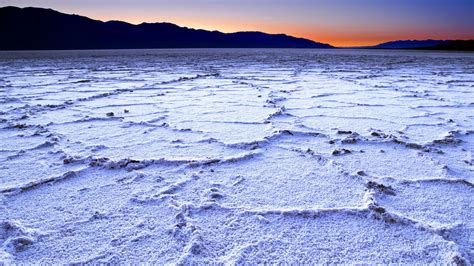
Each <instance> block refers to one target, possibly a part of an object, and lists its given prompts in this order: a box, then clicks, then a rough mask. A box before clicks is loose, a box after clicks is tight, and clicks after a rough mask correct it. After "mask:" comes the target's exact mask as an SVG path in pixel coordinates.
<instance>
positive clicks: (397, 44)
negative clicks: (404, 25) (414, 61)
mask: <svg viewBox="0 0 474 266" xmlns="http://www.w3.org/2000/svg"><path fill="white" fill-rule="evenodd" d="M444 42H446V41H441V40H422V41H419V40H403V41H391V42H386V43H381V44H378V45H375V46H371V47H369V48H376V49H413V48H421V47H434V46H436V45H438V44H442V43H444Z"/></svg>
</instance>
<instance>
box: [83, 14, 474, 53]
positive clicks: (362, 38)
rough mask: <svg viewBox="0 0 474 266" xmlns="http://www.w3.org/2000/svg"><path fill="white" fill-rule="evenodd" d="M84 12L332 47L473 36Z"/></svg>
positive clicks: (96, 16) (106, 18)
mask: <svg viewBox="0 0 474 266" xmlns="http://www.w3.org/2000/svg"><path fill="white" fill-rule="evenodd" d="M90 11H91V10H89V12H84V13H83V14H81V15H84V16H89V17H91V18H93V19H98V20H102V21H109V20H121V21H126V22H129V23H132V24H140V23H143V22H147V23H153V22H168V23H173V24H177V25H179V26H181V27H188V28H194V29H204V30H210V31H214V30H217V31H221V32H225V33H231V32H237V31H261V32H266V33H271V34H280V33H283V34H287V35H290V36H294V37H300V38H306V39H310V40H313V41H316V42H321V43H327V44H330V45H333V46H336V47H356V46H370V45H376V44H380V43H384V42H388V41H394V40H414V39H418V40H425V39H440V40H445V39H455V40H468V39H474V36H471V35H468V34H463V33H456V32H445V33H443V32H424V31H423V30H422V29H416V28H413V29H410V30H406V31H398V32H394V31H392V32H385V31H382V30H378V31H377V30H365V29H358V30H354V29H345V30H341V29H340V28H335V27H334V26H333V27H328V26H326V27H323V26H320V27H314V26H308V25H301V24H288V23H271V22H267V23H264V22H262V21H251V20H248V19H247V20H236V19H235V18H234V19H233V20H231V19H225V18H212V17H206V18H203V17H188V18H176V17H171V16H169V17H167V16H164V17H163V16H160V18H159V19H157V17H156V16H154V15H147V16H143V15H142V16H140V17H135V16H127V15H124V14H121V15H120V16H117V15H116V14H107V13H105V14H104V12H103V11H101V13H100V14H99V13H95V12H94V11H92V12H90Z"/></svg>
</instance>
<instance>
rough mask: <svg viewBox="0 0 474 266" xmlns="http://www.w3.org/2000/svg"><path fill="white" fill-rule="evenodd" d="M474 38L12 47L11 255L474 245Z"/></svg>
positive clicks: (339, 254) (4, 211)
mask: <svg viewBox="0 0 474 266" xmlns="http://www.w3.org/2000/svg"><path fill="white" fill-rule="evenodd" d="M473 153H474V54H473V53H441V52H416V51H370V50H280V49H273V50H272V49H270V50H251V49H241V50H239V49H236V50H232V49H227V50H219V49H214V50H213V49H209V50H206V49H202V50H123V51H120V50H116V51H54V52H2V53H0V202H1V205H0V223H1V224H0V262H4V263H25V264H30V263H126V262H157V263H172V264H175V263H185V264H188V263H210V262H212V263H229V264H233V263H264V262H271V263H279V262H285V263H456V264H472V262H473V261H474V251H473V250H474V241H473V239H472V234H473V229H474V211H473V200H472V199H473V196H474V186H473V182H474V166H473Z"/></svg>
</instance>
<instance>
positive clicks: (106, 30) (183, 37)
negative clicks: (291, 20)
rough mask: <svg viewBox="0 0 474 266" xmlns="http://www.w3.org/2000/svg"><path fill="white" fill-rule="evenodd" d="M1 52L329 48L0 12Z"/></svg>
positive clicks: (54, 14) (278, 38)
mask: <svg viewBox="0 0 474 266" xmlns="http://www.w3.org/2000/svg"><path fill="white" fill-rule="evenodd" d="M0 36H2V42H0V50H51V49H128V48H130V49H139V48H333V47H332V46H331V45H329V44H324V43H318V42H315V41H312V40H308V39H303V38H296V37H292V36H288V35H286V34H267V33H263V32H255V31H249V32H235V33H222V32H219V31H207V30H197V29H191V28H186V27H180V26H178V25H175V24H172V23H167V22H157V23H141V24H139V25H134V24H130V23H127V22H123V21H116V20H112V21H107V22H103V21H99V20H93V19H90V18H87V17H84V16H80V15H69V14H64V13H61V12H58V11H56V10H53V9H45V8H35V7H27V8H18V7H13V6H8V7H2V8H0Z"/></svg>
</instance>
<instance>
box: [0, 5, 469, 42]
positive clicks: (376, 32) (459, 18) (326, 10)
mask: <svg viewBox="0 0 474 266" xmlns="http://www.w3.org/2000/svg"><path fill="white" fill-rule="evenodd" d="M7 5H13V6H20V7H25V6H34V7H47V8H53V9H56V10H58V11H61V12H64V13H74V14H80V15H84V16H87V17H91V18H94V19H100V20H104V21H107V20H123V21H127V22H130V23H133V24H139V23H141V22H172V23H175V24H178V25H180V26H187V27H191V28H201V29H209V30H219V31H223V32H235V31H254V30H256V31H264V32H268V33H286V34H289V35H293V36H297V37H304V38H308V39H312V40H314V41H318V42H324V43H330V44H332V45H335V46H361V45H372V44H377V43H381V42H385V41H390V40H398V39H474V0H172V1H171V0H0V6H7Z"/></svg>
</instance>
